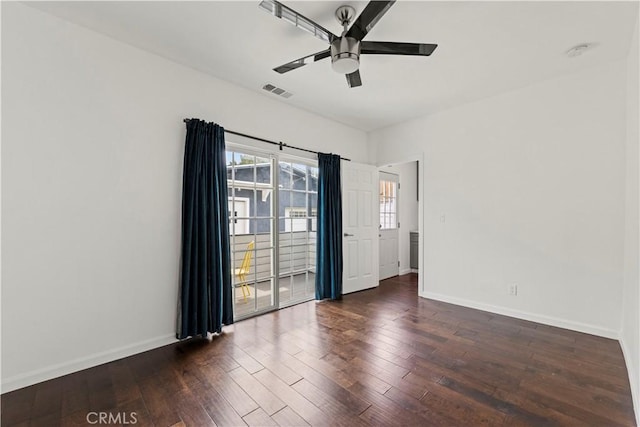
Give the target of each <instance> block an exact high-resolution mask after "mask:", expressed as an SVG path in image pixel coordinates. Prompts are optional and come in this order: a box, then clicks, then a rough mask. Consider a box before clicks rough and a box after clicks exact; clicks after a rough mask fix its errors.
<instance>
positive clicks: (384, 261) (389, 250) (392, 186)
mask: <svg viewBox="0 0 640 427" xmlns="http://www.w3.org/2000/svg"><path fill="white" fill-rule="evenodd" d="M398 187H399V184H398V175H394V174H390V173H386V172H380V232H379V234H378V235H379V237H380V280H384V279H388V278H389V277H393V276H397V275H398V273H399V272H400V267H399V262H398V260H399V257H398V249H399V248H398V228H399V224H398Z"/></svg>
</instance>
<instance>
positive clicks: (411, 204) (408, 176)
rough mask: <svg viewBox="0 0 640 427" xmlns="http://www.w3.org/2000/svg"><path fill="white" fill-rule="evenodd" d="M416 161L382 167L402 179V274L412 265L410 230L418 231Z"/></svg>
mask: <svg viewBox="0 0 640 427" xmlns="http://www.w3.org/2000/svg"><path fill="white" fill-rule="evenodd" d="M416 165H417V163H416V162H407V163H399V164H395V165H391V166H385V167H382V168H380V170H381V171H382V172H389V173H394V174H396V175H398V177H399V179H400V192H399V196H400V203H399V205H398V210H399V213H400V216H399V221H400V229H399V230H398V245H399V248H398V256H399V258H400V274H407V273H409V272H410V270H411V267H410V264H409V232H410V231H418V199H417V198H416V192H417V188H416V187H417V184H418V181H417V179H418V178H417V174H418V170H417V168H416Z"/></svg>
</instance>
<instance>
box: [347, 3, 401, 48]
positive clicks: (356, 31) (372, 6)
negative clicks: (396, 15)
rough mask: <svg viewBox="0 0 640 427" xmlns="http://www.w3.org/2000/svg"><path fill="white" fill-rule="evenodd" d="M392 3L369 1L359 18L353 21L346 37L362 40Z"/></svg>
mask: <svg viewBox="0 0 640 427" xmlns="http://www.w3.org/2000/svg"><path fill="white" fill-rule="evenodd" d="M394 3H395V0H393V1H370V2H369V4H367V6H366V7H365V8H364V10H363V11H362V13H361V14H360V16H358V18H357V19H356V20H355V22H354V23H353V25H352V26H351V28H349V31H347V34H346V35H347V37H353V38H354V39H357V40H362V39H363V38H364V36H366V35H367V33H368V32H369V31H371V29H372V28H373V27H374V25H376V24H377V23H378V21H379V20H380V18H382V16H383V15H384V14H385V13H387V10H389V8H390V7H391V6H393V4H394Z"/></svg>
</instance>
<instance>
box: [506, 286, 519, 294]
mask: <svg viewBox="0 0 640 427" xmlns="http://www.w3.org/2000/svg"><path fill="white" fill-rule="evenodd" d="M507 292H508V293H509V295H513V296H517V295H518V284H517V283H509V287H508V288H507Z"/></svg>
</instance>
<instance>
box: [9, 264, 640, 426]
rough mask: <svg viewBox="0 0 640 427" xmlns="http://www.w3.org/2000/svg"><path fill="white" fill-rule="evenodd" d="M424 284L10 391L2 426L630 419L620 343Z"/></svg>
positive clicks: (397, 281) (410, 280) (311, 307)
mask: <svg viewBox="0 0 640 427" xmlns="http://www.w3.org/2000/svg"><path fill="white" fill-rule="evenodd" d="M416 286H417V285H416V277H415V275H407V276H402V277H399V278H393V279H389V280H386V281H384V282H382V283H381V285H380V287H379V288H377V289H374V290H369V291H364V292H359V293H356V294H351V295H347V296H345V297H344V299H343V300H342V301H339V302H322V303H316V302H309V303H304V304H300V305H297V306H294V307H290V308H287V309H284V310H280V311H277V312H274V313H270V314H266V315H264V316H261V317H257V318H253V319H249V320H244V321H242V322H238V323H237V324H235V325H233V326H231V327H228V328H225V330H224V333H223V334H222V335H221V336H219V337H214V338H213V340H212V341H211V342H208V341H205V340H194V341H190V342H183V343H179V344H174V345H170V346H166V347H163V348H160V349H156V350H152V351H149V352H146V353H142V354H138V355H136V356H132V357H129V358H126V359H122V360H119V361H116V362H112V363H108V364H105V365H101V366H98V367H95V368H92V369H88V370H85V371H82V372H78V373H75V374H72V375H68V376H65V377H62V378H58V379H55V380H51V381H47V382H44V383H41V384H38V385H35V386H32V387H28V388H24V389H21V390H17V391H14V392H11V393H7V394H4V395H2V426H3V427H4V426H14V425H20V426H23V425H24V426H27V425H42V426H55V425H65V426H66V425H89V422H93V423H95V425H104V424H98V423H97V422H98V421H100V420H99V418H98V417H100V416H104V417H105V418H104V420H105V421H107V422H108V421H112V422H113V423H116V424H117V423H120V424H122V425H129V424H131V423H132V422H133V421H134V420H135V421H136V422H137V424H136V425H156V426H174V425H178V426H208V425H220V426H241V425H245V424H248V425H255V426H276V425H282V426H301V425H302V426H304V425H307V424H309V425H344V426H364V425H376V426H386V425H397V426H412V425H420V426H465V427H466V426H478V425H486V426H502V425H504V426H525V425H526V426H551V425H562V426H585V425H596V426H607V427H610V426H630V425H635V421H634V415H633V408H632V403H631V397H630V396H631V392H630V390H629V384H628V379H627V371H626V368H625V365H624V360H623V357H622V352H621V350H620V346H619V344H618V342H617V341H614V340H608V339H604V338H598V337H595V336H591V335H587V334H581V333H578V332H571V331H568V330H564V329H559V328H554V327H550V326H544V325H540V324H536V323H532V322H526V321H522V320H518V319H513V318H509V317H504V316H499V315H495V314H491V313H487V312H483V311H478V310H472V309H467V308H462V307H458V306H455V305H450V304H445V303H440V302H436V301H431V300H426V299H421V298H418V297H417V290H416ZM87 415H89V418H88V419H87ZM108 416H111V417H112V418H111V419H109V418H106V417H108ZM118 417H119V418H118ZM127 423H129V424H127Z"/></svg>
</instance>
